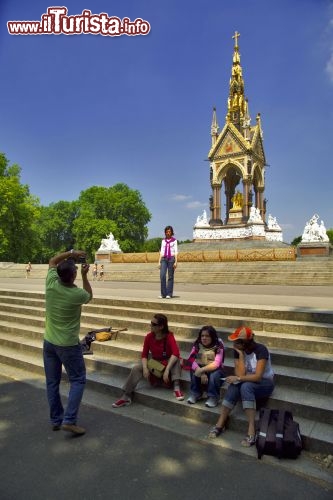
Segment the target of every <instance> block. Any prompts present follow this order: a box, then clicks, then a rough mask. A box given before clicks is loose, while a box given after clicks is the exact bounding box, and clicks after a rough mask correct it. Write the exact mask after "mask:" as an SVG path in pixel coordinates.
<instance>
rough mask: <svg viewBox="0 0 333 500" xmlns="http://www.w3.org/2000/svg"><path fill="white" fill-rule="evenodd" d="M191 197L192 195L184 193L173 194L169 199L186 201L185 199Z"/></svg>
mask: <svg viewBox="0 0 333 500" xmlns="http://www.w3.org/2000/svg"><path fill="white" fill-rule="evenodd" d="M191 198H192V196H188V195H186V194H174V195H172V197H171V199H172V200H173V201H186V200H190V199H191Z"/></svg>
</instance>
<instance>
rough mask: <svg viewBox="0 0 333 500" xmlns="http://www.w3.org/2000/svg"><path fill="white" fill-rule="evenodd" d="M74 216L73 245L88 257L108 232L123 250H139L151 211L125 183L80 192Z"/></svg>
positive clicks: (145, 234) (144, 237)
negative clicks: (85, 252) (75, 215)
mask: <svg viewBox="0 0 333 500" xmlns="http://www.w3.org/2000/svg"><path fill="white" fill-rule="evenodd" d="M78 208H79V212H78V217H77V218H76V219H75V221H74V223H73V234H74V237H75V242H76V246H79V247H81V248H82V249H85V250H86V251H87V252H88V254H89V256H90V259H92V258H93V255H94V252H95V251H96V250H97V249H98V247H99V245H100V242H101V239H102V238H105V236H106V235H107V234H108V233H110V232H112V233H113V235H114V237H115V239H116V240H118V243H119V245H120V248H121V249H122V250H123V252H136V251H140V250H141V249H142V245H143V243H144V241H145V239H146V237H147V234H148V228H147V224H148V222H149V221H150V218H151V214H150V212H149V210H148V209H147V207H146V206H145V204H144V202H143V200H142V197H141V194H140V192H139V191H137V190H134V189H130V188H129V187H128V186H127V185H126V184H122V183H119V184H115V185H114V186H111V187H101V186H92V187H90V188H89V189H86V190H85V191H82V192H81V193H80V197H79V200H78Z"/></svg>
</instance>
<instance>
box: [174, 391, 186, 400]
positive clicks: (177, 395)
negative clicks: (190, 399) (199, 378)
mask: <svg viewBox="0 0 333 500" xmlns="http://www.w3.org/2000/svg"><path fill="white" fill-rule="evenodd" d="M173 393H174V395H175V398H176V399H177V400H178V401H184V394H183V393H182V391H180V390H179V389H177V390H175V391H173Z"/></svg>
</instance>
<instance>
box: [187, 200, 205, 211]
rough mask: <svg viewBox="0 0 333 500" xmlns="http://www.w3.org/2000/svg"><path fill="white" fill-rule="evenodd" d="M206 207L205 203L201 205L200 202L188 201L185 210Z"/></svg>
mask: <svg viewBox="0 0 333 500" xmlns="http://www.w3.org/2000/svg"><path fill="white" fill-rule="evenodd" d="M205 207H207V203H202V202H201V201H190V203H186V208H191V209H192V208H205Z"/></svg>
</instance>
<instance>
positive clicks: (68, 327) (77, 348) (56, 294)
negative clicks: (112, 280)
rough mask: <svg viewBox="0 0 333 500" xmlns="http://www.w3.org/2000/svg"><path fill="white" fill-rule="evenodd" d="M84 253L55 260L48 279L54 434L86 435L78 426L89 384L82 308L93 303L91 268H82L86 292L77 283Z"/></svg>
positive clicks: (47, 354) (46, 352)
mask: <svg viewBox="0 0 333 500" xmlns="http://www.w3.org/2000/svg"><path fill="white" fill-rule="evenodd" d="M85 255H86V254H85V252H83V251H82V250H70V251H68V252H63V253H60V254H58V255H55V256H54V257H52V258H51V259H50V261H49V270H48V273H47V277H46V290H45V301H46V320H45V334H44V347H43V357H44V369H45V375H46V387H47V398H48V402H49V407H50V419H51V424H52V428H53V430H55V431H56V430H59V429H61V428H62V429H63V430H65V431H69V432H72V433H73V434H84V433H85V429H84V428H83V427H79V426H78V425H77V424H76V420H77V414H78V411H79V406H80V403H81V399H82V396H83V391H84V387H85V383H86V368H85V364H84V359H83V354H82V347H81V345H80V343H79V333H80V318H81V306H82V304H86V303H88V302H89V301H90V300H91V299H92V296H93V294H92V289H91V286H90V283H89V281H88V276H87V275H88V271H89V264H86V263H84V264H82V265H81V276H82V285H83V288H78V287H77V286H76V285H75V284H74V281H75V279H76V274H77V266H76V265H75V261H77V260H79V259H80V258H83V259H84V258H85ZM62 366H64V368H65V370H66V372H67V375H68V379H69V383H70V389H69V395H68V403H67V407H66V409H65V410H64V407H63V405H62V402H61V397H60V393H59V386H60V381H61V373H62Z"/></svg>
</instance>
